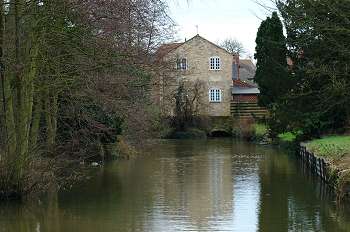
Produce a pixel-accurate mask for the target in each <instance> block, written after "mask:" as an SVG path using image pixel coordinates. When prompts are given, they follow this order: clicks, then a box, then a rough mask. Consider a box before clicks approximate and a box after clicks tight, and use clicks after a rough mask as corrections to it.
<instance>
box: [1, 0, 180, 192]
mask: <svg viewBox="0 0 350 232" xmlns="http://www.w3.org/2000/svg"><path fill="white" fill-rule="evenodd" d="M172 25H173V24H172V21H171V19H170V18H169V17H168V15H167V13H166V4H165V2H164V1H162V0H156V1H154V0H140V1H131V0H123V1H122V2H121V1H120V0H118V1H117V0H112V1H101V0H88V1H85V0H84V1H81V0H61V1H51V0H1V1H0V67H1V70H0V71H1V72H0V73H1V82H0V96H1V100H0V107H1V111H0V199H1V198H11V197H21V196H23V195H26V194H27V193H30V192H33V191H38V190H44V189H47V188H48V187H50V186H53V185H54V186H56V187H60V184H61V183H62V180H68V179H70V178H74V176H75V174H76V173H77V172H75V171H74V170H73V169H69V168H71V167H72V166H73V164H75V163H79V162H81V161H84V159H85V158H86V157H88V156H89V153H97V152H96V149H95V148H94V147H93V146H97V148H100V147H103V145H104V144H105V143H113V142H115V141H116V136H117V135H118V134H120V133H122V130H124V134H126V135H130V136H132V132H133V131H137V133H138V132H140V129H138V128H142V131H147V129H146V128H148V127H149V126H150V125H148V124H147V123H150V121H151V117H152V116H150V115H149V112H150V111H149V110H148V108H149V107H150V103H149V88H150V81H151V79H150V77H151V76H150V75H149V73H151V71H152V68H153V67H152V65H151V57H152V53H153V52H154V49H155V47H156V46H157V45H158V44H159V43H161V42H162V41H164V40H165V39H167V37H168V36H171V35H172V34H171V28H172ZM165 35H167V36H165ZM150 130H151V129H148V131H150ZM140 134H141V133H138V135H140ZM134 137H135V136H134Z"/></svg>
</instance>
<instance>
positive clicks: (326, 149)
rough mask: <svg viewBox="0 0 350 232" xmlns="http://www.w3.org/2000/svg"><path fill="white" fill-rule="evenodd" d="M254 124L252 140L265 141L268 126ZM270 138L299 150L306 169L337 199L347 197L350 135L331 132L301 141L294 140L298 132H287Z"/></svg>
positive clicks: (348, 196) (289, 147) (346, 198)
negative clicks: (334, 194) (328, 188)
mask: <svg viewBox="0 0 350 232" xmlns="http://www.w3.org/2000/svg"><path fill="white" fill-rule="evenodd" d="M253 128H255V130H254V133H255V136H254V138H255V142H257V143H260V142H261V141H266V139H264V138H266V137H267V136H268V131H269V129H268V127H267V126H266V125H263V124H254V126H253ZM270 142H271V143H273V144H276V145H279V146H282V147H285V148H286V149H288V150H291V151H294V150H298V153H299V155H300V157H302V159H303V162H305V163H307V165H308V166H309V169H310V170H311V171H313V172H315V173H317V175H319V176H321V178H322V179H323V180H325V181H327V182H328V184H329V185H330V186H332V188H334V189H335V193H336V194H337V198H338V199H339V200H350V136H349V135H330V136H325V137H322V138H320V139H314V140H311V141H305V142H300V141H298V140H297V134H295V133H291V132H286V133H283V134H279V135H278V136H277V138H276V139H275V140H274V141H270ZM306 153H307V154H306ZM314 161H315V162H314ZM323 165H324V166H323ZM324 172H326V173H324ZM323 175H326V176H323Z"/></svg>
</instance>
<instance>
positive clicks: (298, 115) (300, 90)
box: [256, 0, 350, 138]
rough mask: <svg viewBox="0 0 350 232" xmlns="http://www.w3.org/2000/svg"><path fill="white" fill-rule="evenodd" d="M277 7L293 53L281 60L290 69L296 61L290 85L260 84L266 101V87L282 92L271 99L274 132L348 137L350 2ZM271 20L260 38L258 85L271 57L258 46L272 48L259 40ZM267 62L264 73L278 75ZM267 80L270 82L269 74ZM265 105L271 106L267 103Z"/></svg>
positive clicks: (283, 0)
mask: <svg viewBox="0 0 350 232" xmlns="http://www.w3.org/2000/svg"><path fill="white" fill-rule="evenodd" d="M277 7H278V9H279V11H280V14H281V16H282V18H283V22H284V26H285V29H286V32H287V39H286V45H287V48H288V50H285V52H284V53H282V52H281V54H280V56H279V58H278V59H279V62H280V64H285V60H286V57H288V58H289V59H290V61H291V62H290V63H289V73H288V76H289V80H288V81H283V82H275V81H274V79H273V78H270V79H269V80H270V81H271V82H270V83H269V85H266V86H265V85H264V83H261V82H260V83H259V84H262V86H261V87H262V88H261V90H262V98H264V96H266V93H270V91H269V90H267V89H266V88H267V87H269V88H275V87H274V86H276V87H277V88H278V91H279V92H280V93H282V95H280V94H275V95H274V96H276V98H275V99H273V100H272V102H273V103H274V105H273V107H272V108H271V109H272V110H271V116H272V117H271V118H272V120H271V123H270V124H271V127H272V129H273V131H275V132H276V134H277V133H280V132H283V131H292V132H294V133H298V134H301V135H303V137H304V138H309V137H318V136H320V135H322V134H325V133H334V132H343V131H344V128H345V127H346V126H347V125H349V121H350V120H349V115H350V92H349V89H350V72H349V61H350V60H349V59H350V56H349V55H350V43H349V41H350V32H349V31H350V23H349V22H350V2H349V1H340V0H331V1H329V0H321V1H309V0H280V1H277ZM275 15H276V17H277V14H275ZM267 21H268V20H266V21H264V22H263V23H262V25H261V28H260V30H259V33H258V38H257V56H256V57H257V59H258V72H257V80H259V75H260V71H259V68H260V67H261V66H260V64H261V63H260V62H259V58H260V60H261V56H263V55H264V54H266V53H264V52H261V49H260V46H259V42H260V43H262V44H263V46H264V47H268V45H269V42H267V41H266V40H264V41H262V40H261V39H260V38H262V36H261V33H262V29H263V28H265V27H267V26H266V24H267ZM279 28H280V27H279ZM281 30H282V28H280V30H279V31H280V32H281ZM280 32H278V34H280ZM270 33H272V31H270ZM274 33H276V31H275V32H274ZM281 41H282V38H281ZM259 54H260V55H259ZM273 57H274V56H267V57H265V59H266V60H270V59H273ZM268 62H269V61H266V62H265V63H263V70H266V69H270V71H271V72H272V73H274V72H275V71H276V70H278V67H276V66H270V65H269V64H268ZM284 68H285V67H284ZM263 76H265V77H267V76H268V71H267V72H265V73H264V75H263ZM265 87H266V88H265ZM269 99H270V100H271V99H272V98H269ZM262 102H263V103H266V101H265V100H264V99H262Z"/></svg>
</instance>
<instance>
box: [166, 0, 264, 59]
mask: <svg viewBox="0 0 350 232" xmlns="http://www.w3.org/2000/svg"><path fill="white" fill-rule="evenodd" d="M169 2H170V3H169V5H170V6H169V7H170V9H169V10H170V15H171V17H172V18H173V19H174V20H175V22H176V23H177V25H178V30H177V31H178V36H177V39H178V40H179V41H183V40H184V39H185V38H186V39H189V38H192V37H193V36H195V35H196V34H197V29H196V25H198V32H199V34H200V35H201V36H203V37H205V38H206V39H208V40H210V41H212V42H215V43H217V42H218V41H222V40H223V39H225V38H236V39H237V40H239V41H240V42H241V43H242V44H243V45H244V47H245V48H246V49H247V50H248V52H249V54H251V55H253V54H254V49H255V37H256V33H257V30H258V27H259V25H260V23H261V19H265V18H266V16H267V14H268V12H267V11H266V10H265V9H264V8H263V7H261V6H259V5H258V4H256V3H255V2H254V0H190V1H188V3H187V1H186V0H172V1H169ZM262 2H265V3H266V4H269V3H270V0H263V1H262Z"/></svg>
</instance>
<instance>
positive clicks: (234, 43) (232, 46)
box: [220, 38, 247, 55]
mask: <svg viewBox="0 0 350 232" xmlns="http://www.w3.org/2000/svg"><path fill="white" fill-rule="evenodd" d="M220 46H221V47H223V48H224V49H226V50H227V51H228V52H229V53H231V54H233V55H243V54H245V53H246V52H247V51H246V49H245V48H244V46H243V44H242V43H241V42H239V41H238V40H237V39H234V38H227V39H225V40H223V41H222V42H220Z"/></svg>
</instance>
